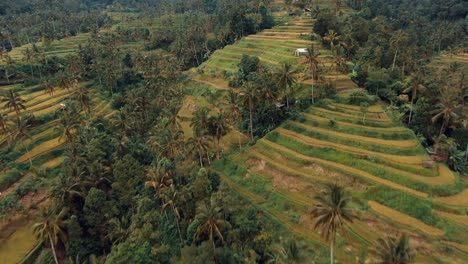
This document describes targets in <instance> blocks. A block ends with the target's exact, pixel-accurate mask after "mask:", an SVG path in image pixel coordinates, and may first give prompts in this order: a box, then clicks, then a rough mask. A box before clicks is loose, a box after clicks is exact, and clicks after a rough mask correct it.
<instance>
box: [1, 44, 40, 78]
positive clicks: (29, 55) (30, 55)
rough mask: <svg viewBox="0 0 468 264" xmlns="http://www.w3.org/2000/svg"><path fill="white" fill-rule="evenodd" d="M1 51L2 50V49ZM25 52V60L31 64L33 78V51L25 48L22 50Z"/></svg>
mask: <svg viewBox="0 0 468 264" xmlns="http://www.w3.org/2000/svg"><path fill="white" fill-rule="evenodd" d="M0 52H1V51H0ZM21 53H22V54H23V61H24V62H26V63H27V64H29V69H30V70H31V78H34V70H33V67H32V61H33V55H34V54H33V51H32V50H30V49H29V48H26V49H25V50H23V51H21Z"/></svg>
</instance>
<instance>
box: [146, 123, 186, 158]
mask: <svg viewBox="0 0 468 264" xmlns="http://www.w3.org/2000/svg"><path fill="white" fill-rule="evenodd" d="M183 136H184V132H183V131H182V130H179V129H170V128H163V129H158V130H156V131H155V132H154V133H153V135H152V136H150V138H149V140H148V143H149V144H150V146H151V147H152V148H153V150H154V151H155V152H156V154H157V157H158V158H159V159H160V158H163V157H167V158H169V159H171V160H174V159H176V158H178V157H179V156H180V154H182V152H183V150H184V143H185V141H184V138H183Z"/></svg>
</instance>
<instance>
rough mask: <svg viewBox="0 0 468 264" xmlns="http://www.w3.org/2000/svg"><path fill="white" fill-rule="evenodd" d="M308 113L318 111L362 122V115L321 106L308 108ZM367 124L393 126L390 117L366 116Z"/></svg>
mask: <svg viewBox="0 0 468 264" xmlns="http://www.w3.org/2000/svg"><path fill="white" fill-rule="evenodd" d="M307 112H308V113H312V114H313V113H314V112H316V113H319V114H326V115H327V117H328V116H336V117H340V118H345V120H354V122H356V121H358V122H359V123H362V115H352V114H347V113H342V112H337V111H334V110H329V109H326V108H322V107H317V106H315V107H312V108H310V110H308V111H307ZM367 123H368V124H369V126H373V125H374V124H375V123H377V124H379V125H378V126H380V127H389V126H393V124H392V121H391V120H390V119H380V118H369V117H368V118H366V124H367Z"/></svg>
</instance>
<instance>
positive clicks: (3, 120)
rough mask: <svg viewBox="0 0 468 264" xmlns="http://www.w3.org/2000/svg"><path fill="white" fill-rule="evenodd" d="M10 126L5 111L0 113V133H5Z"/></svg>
mask: <svg viewBox="0 0 468 264" xmlns="http://www.w3.org/2000/svg"><path fill="white" fill-rule="evenodd" d="M10 126H11V122H10V119H9V118H8V115H7V114H5V113H0V135H1V134H7V133H8V130H9V127H10Z"/></svg>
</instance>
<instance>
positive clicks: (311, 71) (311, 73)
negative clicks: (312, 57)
mask: <svg viewBox="0 0 468 264" xmlns="http://www.w3.org/2000/svg"><path fill="white" fill-rule="evenodd" d="M310 75H312V104H314V103H315V101H314V100H315V99H314V70H313V69H312V65H311V68H310Z"/></svg>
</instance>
